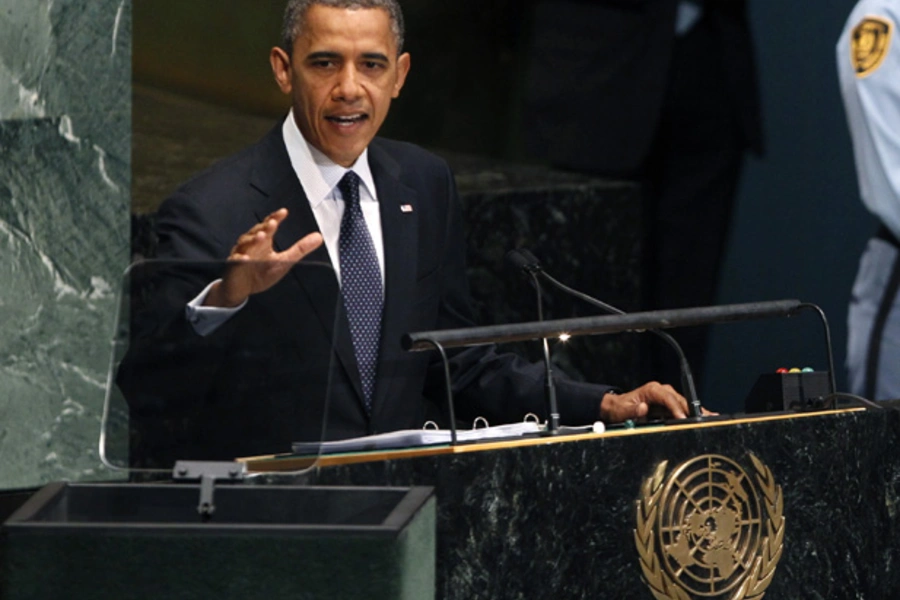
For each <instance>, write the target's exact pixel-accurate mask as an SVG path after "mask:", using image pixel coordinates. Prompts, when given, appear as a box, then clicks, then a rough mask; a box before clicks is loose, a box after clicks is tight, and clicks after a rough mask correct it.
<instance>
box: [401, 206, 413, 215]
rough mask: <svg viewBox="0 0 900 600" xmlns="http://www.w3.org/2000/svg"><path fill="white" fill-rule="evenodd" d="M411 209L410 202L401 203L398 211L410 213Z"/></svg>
mask: <svg viewBox="0 0 900 600" xmlns="http://www.w3.org/2000/svg"><path fill="white" fill-rule="evenodd" d="M412 211H413V207H412V204H401V205H400V212H403V213H411V212H412Z"/></svg>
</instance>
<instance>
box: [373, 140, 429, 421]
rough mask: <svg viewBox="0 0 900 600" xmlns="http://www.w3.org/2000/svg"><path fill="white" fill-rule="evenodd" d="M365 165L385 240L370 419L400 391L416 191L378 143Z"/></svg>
mask: <svg viewBox="0 0 900 600" xmlns="http://www.w3.org/2000/svg"><path fill="white" fill-rule="evenodd" d="M369 166H370V168H371V169H372V177H373V179H374V180H375V187H376V189H377V193H378V204H379V211H380V214H381V230H382V237H383V240H384V270H385V273H384V275H385V286H384V287H385V297H384V312H383V313H382V319H381V347H380V357H379V365H378V375H377V377H376V384H375V395H374V399H373V402H372V413H373V415H374V414H375V413H376V412H377V411H379V410H381V409H382V407H383V406H384V402H385V401H386V400H387V399H388V398H391V397H392V396H393V395H394V394H396V393H399V390H392V385H393V382H395V381H398V379H400V378H398V377H396V375H395V372H396V370H397V369H398V368H400V365H401V364H402V363H403V360H402V356H401V355H402V354H403V353H404V351H403V349H402V348H401V346H400V337H401V336H402V335H403V334H404V333H406V331H405V327H406V324H407V323H408V319H407V313H408V311H409V303H410V299H411V298H412V297H413V286H414V285H415V279H416V264H417V257H418V239H419V238H418V217H417V211H416V205H417V202H418V195H417V193H416V191H415V190H413V189H412V188H410V187H408V186H406V185H405V184H403V182H401V181H400V173H401V167H400V165H399V164H398V163H397V162H396V161H395V160H394V159H393V158H392V157H391V156H390V155H389V154H387V153H386V152H385V151H384V150H383V149H382V148H381V146H380V145H378V143H377V140H376V141H375V142H373V143H372V144H371V145H370V146H369Z"/></svg>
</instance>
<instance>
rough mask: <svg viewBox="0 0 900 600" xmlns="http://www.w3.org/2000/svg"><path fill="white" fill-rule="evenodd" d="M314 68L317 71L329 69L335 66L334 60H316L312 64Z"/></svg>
mask: <svg viewBox="0 0 900 600" xmlns="http://www.w3.org/2000/svg"><path fill="white" fill-rule="evenodd" d="M310 64H311V65H312V66H313V67H316V68H317V69H329V68H331V67H333V66H334V61H333V60H314V61H312V63H310Z"/></svg>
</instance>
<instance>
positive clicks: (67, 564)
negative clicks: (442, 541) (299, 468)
mask: <svg viewBox="0 0 900 600" xmlns="http://www.w3.org/2000/svg"><path fill="white" fill-rule="evenodd" d="M199 494H200V489H199V486H198V485H190V484H185V485H174V484H65V483H57V484H51V485H49V486H47V487H45V488H43V489H42V490H41V491H39V492H38V493H37V494H36V495H35V496H33V497H32V498H31V499H30V500H29V501H28V502H26V503H25V505H24V506H22V507H21V508H20V509H19V510H18V511H17V512H16V513H15V514H14V515H13V516H12V517H11V518H10V519H9V520H8V521H7V522H6V523H5V525H4V528H3V536H2V538H0V539H2V545H0V554H2V555H3V556H4V559H3V562H2V563H0V564H3V565H5V571H6V572H5V575H4V576H3V577H0V596H2V597H3V598H6V599H8V600H17V599H22V600H25V599H29V600H30V599H34V598H72V599H82V598H83V599H91V600H99V599H110V600H112V599H120V598H147V599H150V598H167V599H181V598H184V599H188V598H191V599H195V598H259V599H265V600H271V599H273V598H350V599H360V600H362V599H370V598H382V599H384V600H388V599H392V600H393V599H397V598H401V599H408V600H419V599H422V598H432V597H433V595H434V522H435V501H434V497H433V495H432V491H431V490H430V489H429V488H423V487H414V488H405V489H397V488H371V487H370V488H364V489H359V488H347V487H328V488H320V487H287V486H254V485H223V486H220V487H219V488H218V489H217V490H216V495H215V498H216V502H215V504H216V511H215V514H214V515H213V517H212V519H210V520H208V521H204V520H201V518H200V516H199V515H198V514H197V511H196V506H197V499H198V497H199Z"/></svg>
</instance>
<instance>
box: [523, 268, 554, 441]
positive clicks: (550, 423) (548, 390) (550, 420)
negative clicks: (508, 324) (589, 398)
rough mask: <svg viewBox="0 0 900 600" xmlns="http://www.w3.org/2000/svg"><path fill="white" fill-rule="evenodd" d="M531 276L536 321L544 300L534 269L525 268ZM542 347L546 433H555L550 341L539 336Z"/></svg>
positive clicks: (539, 315) (542, 310)
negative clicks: (535, 306) (535, 304)
mask: <svg viewBox="0 0 900 600" xmlns="http://www.w3.org/2000/svg"><path fill="white" fill-rule="evenodd" d="M526 273H527V274H528V275H530V276H531V280H532V283H534V289H535V292H536V293H537V313H538V321H539V322H540V321H543V320H544V302H543V298H542V297H541V296H542V294H541V282H540V280H539V279H538V273H537V271H535V270H532V269H529V270H526ZM541 342H542V344H543V349H544V380H545V381H544V395H545V398H546V400H547V433H548V434H550V435H556V434H558V433H559V406H558V405H557V403H556V384H555V383H554V382H553V363H552V362H551V361H550V343H549V342H548V341H547V338H546V337H544V338H541Z"/></svg>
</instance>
